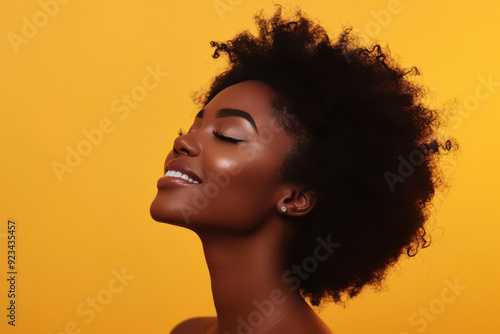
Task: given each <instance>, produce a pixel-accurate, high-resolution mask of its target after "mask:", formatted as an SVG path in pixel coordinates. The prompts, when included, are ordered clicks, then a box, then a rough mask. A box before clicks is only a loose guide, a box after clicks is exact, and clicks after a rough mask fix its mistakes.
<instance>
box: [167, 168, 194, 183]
mask: <svg viewBox="0 0 500 334" xmlns="http://www.w3.org/2000/svg"><path fill="white" fill-rule="evenodd" d="M165 176H168V177H172V178H179V179H183V180H186V181H188V182H191V183H194V184H197V183H200V182H198V181H197V180H193V179H192V178H190V177H189V176H188V175H186V174H184V173H181V172H179V171H176V170H168V171H167V172H166V173H165Z"/></svg>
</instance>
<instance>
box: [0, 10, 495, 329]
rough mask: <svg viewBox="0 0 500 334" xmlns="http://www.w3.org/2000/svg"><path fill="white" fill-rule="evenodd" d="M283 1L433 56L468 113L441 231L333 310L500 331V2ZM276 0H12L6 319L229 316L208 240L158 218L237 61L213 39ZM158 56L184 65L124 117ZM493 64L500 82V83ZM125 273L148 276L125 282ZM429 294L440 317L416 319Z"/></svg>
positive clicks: (6, 114) (59, 323)
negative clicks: (199, 116) (171, 165)
mask: <svg viewBox="0 0 500 334" xmlns="http://www.w3.org/2000/svg"><path fill="white" fill-rule="evenodd" d="M45 2H50V1H48V0H47V1H44V0H42V3H45ZM221 2H222V3H224V4H226V9H227V10H226V11H225V12H223V13H218V12H217V10H216V9H215V7H214V3H215V4H217V3H221ZM281 4H283V5H285V6H286V5H290V6H292V8H293V6H295V5H297V4H299V5H301V8H302V9H303V10H304V11H305V12H306V13H308V15H309V16H311V17H313V18H316V19H318V20H319V22H320V23H321V24H323V25H324V26H325V27H326V28H327V29H328V30H329V32H331V33H332V34H335V33H337V32H338V31H340V29H341V28H342V26H343V25H352V26H354V27H355V29H356V30H357V31H358V32H361V33H364V34H365V35H367V36H369V37H373V38H376V39H377V40H379V41H381V43H383V44H385V43H386V42H387V43H389V46H390V48H391V51H392V52H393V53H394V54H396V55H397V57H398V59H399V60H400V61H401V63H402V64H403V66H405V67H408V68H409V67H411V66H413V65H416V66H417V67H419V69H420V70H421V73H422V80H423V82H424V83H425V84H426V85H428V87H429V88H430V90H431V91H432V92H434V94H433V95H431V98H430V100H429V101H430V102H432V103H433V104H435V105H436V106H439V105H442V104H443V103H448V102H450V101H454V100H456V103H457V104H458V105H459V106H460V108H462V109H463V110H466V112H463V113H462V114H460V115H459V116H458V118H457V119H456V120H455V121H456V124H457V126H455V129H453V130H452V131H451V132H450V133H451V134H452V135H454V136H455V137H456V138H457V139H458V140H459V141H460V143H461V153H460V157H459V162H458V166H457V168H456V170H455V172H454V173H453V174H450V175H452V176H451V177H452V179H453V180H452V181H453V187H452V189H451V191H450V192H449V193H448V194H447V195H446V196H445V197H444V199H442V198H443V197H442V196H441V197H440V198H439V201H436V214H435V215H434V217H433V220H432V221H431V222H430V223H431V225H432V226H433V229H432V231H433V237H434V238H433V245H432V246H431V247H430V248H428V249H427V250H424V251H422V252H421V253H420V255H418V256H417V257H416V258H413V259H410V260H405V261H402V262H400V264H399V265H398V266H397V267H396V268H395V270H394V271H393V272H392V273H391V275H390V277H389V278H388V280H387V281H386V289H385V290H384V291H382V292H381V293H376V292H373V291H370V290H369V291H366V292H365V293H364V294H363V295H361V296H359V297H358V298H356V299H354V300H352V301H351V303H350V304H348V307H347V308H345V309H343V308H341V307H339V306H336V305H333V304H332V305H330V306H328V307H327V308H326V309H325V310H324V311H323V312H321V313H320V316H321V317H322V318H323V319H324V320H325V322H326V323H327V324H328V325H329V326H331V328H332V329H333V330H334V331H335V333H337V334H342V333H368V332H369V333H384V334H387V333H394V334H413V333H420V332H425V333H428V334H434V333H436V334H437V333H440V334H442V333H466V332H467V333H471V332H474V333H498V332H499V331H500V325H499V323H498V318H497V317H498V315H499V313H500V302H499V300H500V298H499V297H500V288H499V285H498V282H499V272H500V269H499V266H498V258H499V256H500V246H499V242H498V235H499V233H500V224H499V223H500V219H499V218H500V214H499V211H498V200H499V199H500V193H499V189H500V183H499V178H498V174H497V173H498V170H499V169H500V157H499V153H498V152H499V149H498V147H497V145H498V143H499V142H500V131H498V125H499V124H500V116H499V115H500V114H499V112H498V108H499V107H500V89H499V88H500V86H499V85H498V82H500V65H499V62H498V52H499V50H500V48H499V47H498V33H499V32H500V29H499V28H500V24H499V23H498V15H499V10H500V5H499V4H498V2H497V1H481V0H475V1H457V0H453V1H448V0H446V1H431V0H413V1H412V0H401V1H399V2H397V1H395V0H394V1H386V0H369V1H322V0H321V1H320V0H309V1H307V2H306V1H303V2H301V1H288V2H281ZM260 8H264V9H266V13H267V14H270V13H272V12H273V9H272V1H260V0H259V1H241V0H240V1H236V0H232V1H229V0H221V1H212V0H206V1H200V0H196V1H165V0H163V1H158V0H150V1H117V0H112V1H81V0H71V1H67V3H66V4H60V5H59V8H58V9H57V11H56V12H55V14H54V13H53V14H54V15H53V17H48V20H47V22H44V21H43V14H37V13H39V12H40V11H41V10H42V7H41V5H40V3H38V2H37V1H34V0H30V1H27V0H22V1H20V0H19V1H2V2H1V4H0V13H1V14H0V16H1V20H0V36H1V38H0V52H1V53H0V69H1V72H0V73H1V74H0V92H1V93H0V94H1V95H0V97H1V98H0V138H1V143H2V144H1V148H0V154H1V164H0V166H1V167H0V168H1V174H0V186H1V195H0V196H1V197H0V222H1V226H0V242H1V243H0V249H1V254H2V255H1V256H0V259H1V260H0V261H1V265H0V268H2V274H1V275H0V277H1V280H0V296H1V297H0V310H2V311H0V319H1V320H0V330H1V332H2V333H44V334H45V333H47V334H48V333H53V334H56V333H70V332H72V331H71V326H72V325H71V323H75V324H76V326H77V328H78V329H79V330H80V332H81V333H168V332H169V331H170V330H171V328H172V327H173V326H174V325H175V324H177V323H179V322H180V321H182V320H184V319H186V318H189V317H193V316H204V315H215V309H214V307H213V304H212V299H211V291H210V281H209V276H208V270H207V268H206V264H205V262H204V257H203V252H202V248H201V244H200V242H199V239H198V238H197V236H196V235H195V234H194V233H192V232H190V231H188V230H184V229H182V228H179V227H174V226H171V225H166V224H160V223H157V222H154V221H153V220H152V219H151V217H150V216H149V205H150V203H151V201H152V200H153V198H154V196H155V195H156V181H157V179H158V178H159V177H160V176H161V174H162V165H163V161H164V158H165V156H166V154H167V153H168V151H169V150H170V149H171V145H172V141H173V139H174V137H175V136H176V132H177V130H178V128H179V127H180V126H182V127H183V128H184V129H186V127H187V126H188V125H189V124H190V122H191V120H192V118H193V116H194V113H195V111H196V106H195V105H194V104H193V103H192V101H191V93H193V92H194V91H196V90H198V89H199V88H203V87H206V85H207V84H208V83H209V80H210V79H211V78H212V77H213V76H214V74H216V73H218V71H220V69H221V68H222V67H223V66H224V61H216V60H213V59H212V58H211V54H212V52H211V50H212V49H211V47H210V45H209V41H211V40H225V39H227V38H230V37H232V36H233V35H234V34H235V33H236V32H238V31H240V30H242V29H248V28H250V29H251V30H252V31H255V29H254V22H253V19H252V16H253V14H255V13H256V12H257V11H258V10H259V9H260ZM52 9H53V10H54V8H52ZM54 11H55V10H54ZM388 13H389V15H387V14H388ZM219 14H220V15H219ZM384 14H385V15H384ZM34 16H35V18H36V19H37V20H38V21H37V22H38V23H39V25H40V27H38V28H37V29H38V31H37V32H36V33H34V32H33V31H31V33H32V34H31V38H27V39H26V40H25V41H24V42H23V43H21V44H20V45H17V47H14V46H13V44H12V43H11V42H10V40H9V36H11V37H12V36H13V35H12V34H10V33H13V34H17V35H19V36H22V29H23V25H24V24H25V21H23V18H26V19H27V20H28V21H30V22H33V19H34ZM25 32H26V31H25ZM9 34H10V35H9ZM16 50H17V52H16ZM148 67H150V68H153V69H155V68H156V67H159V69H160V70H161V71H163V72H168V73H169V74H168V76H165V77H164V78H163V81H162V82H161V83H159V84H158V86H157V88H155V89H153V90H151V91H147V96H146V98H145V99H144V100H143V101H141V102H140V103H139V104H138V106H137V107H136V108H131V109H130V113H129V114H128V115H127V116H126V117H123V114H120V113H115V112H114V111H113V108H112V104H113V103H115V101H116V100H117V99H120V98H121V96H122V94H130V93H131V91H132V90H133V89H134V88H135V87H137V86H140V85H142V81H143V78H144V77H145V76H146V75H147V73H148V72H147V68H148ZM480 78H483V79H484V80H488V78H490V79H491V81H493V82H495V83H497V85H496V86H495V85H492V86H490V87H489V89H490V90H488V88H487V87H486V86H484V85H483V86H482V84H481V82H482V81H481V80H480ZM137 89H139V88H136V90H137ZM478 92H479V93H480V95H477V94H478ZM478 96H480V98H479V97H478ZM467 103H468V104H467ZM474 103H476V104H474ZM466 107H467V108H468V109H465V108H466ZM120 116H122V118H120ZM104 119H109V120H110V122H112V125H113V130H112V131H110V132H109V131H108V132H109V133H106V134H104V135H103V139H102V142H100V143H99V144H98V145H94V146H93V147H91V148H90V150H91V152H90V154H88V155H87V156H86V157H83V159H82V161H81V162H80V164H79V165H78V166H76V167H75V168H73V170H72V171H71V172H68V173H64V174H63V175H62V181H61V182H60V181H59V180H58V178H57V176H56V174H55V172H54V170H53V163H54V162H60V163H63V164H64V163H65V159H66V154H67V147H68V146H69V147H71V148H73V149H75V148H76V147H77V145H78V144H79V143H81V142H82V141H83V140H85V136H84V134H83V132H82V131H83V130H88V131H90V130H92V129H95V128H98V127H99V124H100V122H101V121H102V120H104ZM81 145H83V144H81ZM8 219H14V220H15V222H16V224H17V233H18V240H17V242H18V243H17V252H18V258H17V260H18V262H17V270H18V272H19V274H18V282H17V283H18V286H17V293H18V299H17V319H16V320H17V321H16V326H15V328H12V326H8V325H7V320H8V319H7V317H6V314H7V311H6V307H7V306H8V304H7V303H8V299H7V290H8V288H7V284H6V277H7V275H6V272H7V268H6V259H7V242H6V238H7V233H6V232H7V220H8ZM113 270H115V271H118V272H121V271H122V270H124V271H125V273H126V274H127V275H129V276H133V277H134V278H133V279H131V278H130V277H129V280H128V281H127V282H126V284H127V285H126V286H122V289H121V290H120V289H118V288H119V285H120V284H118V283H117V281H114V280H113V277H114V274H113ZM455 280H456V281H457V282H458V283H459V284H460V285H462V286H465V287H466V288H463V289H462V290H461V291H460V292H459V294H458V295H455V297H456V298H453V299H454V300H453V302H449V298H450V296H452V294H449V295H447V296H448V298H447V299H446V300H447V302H446V303H445V302H443V299H442V296H441V294H442V292H443V290H444V289H446V288H447V283H446V282H447V281H448V282H453V281H455ZM110 283H111V284H114V291H115V292H111V294H110V292H109V291H110V287H109V284H110ZM106 290H107V291H106ZM118 290H120V291H119V292H118ZM99 294H100V295H101V298H104V297H106V296H107V297H106V298H109V296H111V298H112V300H109V299H107V300H106V301H107V302H109V303H108V304H107V305H105V306H104V308H103V309H102V310H101V311H100V312H96V314H95V318H93V319H92V320H91V321H89V322H86V320H88V319H89V318H90V316H88V315H86V316H82V315H81V314H78V312H77V309H78V307H84V308H85V307H87V306H85V303H86V301H87V298H95V297H96V296H97V295H99ZM103 296H104V297H103ZM82 303H84V304H83V306H82ZM440 305H441V306H443V305H444V308H443V309H440V308H439V306H440ZM436 307H437V308H436ZM429 308H433V309H432V310H433V311H432V310H431V315H433V317H432V320H425V321H423V323H422V320H420V322H419V323H418V325H416V324H415V322H412V320H411V319H412V316H413V317H415V312H417V314H420V313H419V312H422V310H425V309H429ZM432 312H434V313H432ZM416 319H425V318H424V317H422V316H416V318H414V319H413V320H416ZM429 319H431V318H429ZM424 324H425V329H424ZM68 326H69V327H68ZM66 327H68V328H69V330H66V329H65V328H66ZM75 332H78V331H75Z"/></svg>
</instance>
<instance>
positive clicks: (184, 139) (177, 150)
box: [173, 133, 201, 157]
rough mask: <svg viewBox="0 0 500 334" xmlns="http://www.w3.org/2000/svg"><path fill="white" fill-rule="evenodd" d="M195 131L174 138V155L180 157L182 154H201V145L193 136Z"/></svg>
mask: <svg viewBox="0 0 500 334" xmlns="http://www.w3.org/2000/svg"><path fill="white" fill-rule="evenodd" d="M193 135H194V133H187V134H185V135H182V136H179V137H177V138H175V140H174V149H173V151H174V155H175V156H176V157H178V156H179V155H181V154H185V155H189V156H197V155H199V154H200V151H201V146H200V144H199V142H198V141H196V140H195V138H194V137H193Z"/></svg>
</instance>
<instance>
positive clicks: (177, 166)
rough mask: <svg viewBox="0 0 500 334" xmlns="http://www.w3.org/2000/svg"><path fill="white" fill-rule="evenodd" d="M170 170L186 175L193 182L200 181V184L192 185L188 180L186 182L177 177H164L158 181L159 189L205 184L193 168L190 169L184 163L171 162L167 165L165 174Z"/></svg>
mask: <svg viewBox="0 0 500 334" xmlns="http://www.w3.org/2000/svg"><path fill="white" fill-rule="evenodd" d="M168 170H175V171H178V172H181V173H183V174H186V175H187V176H189V177H190V178H192V179H193V180H196V181H198V182H199V183H192V182H189V181H188V180H184V179H181V178H177V177H171V176H162V177H160V179H159V180H158V188H166V187H170V186H175V185H191V186H194V185H197V184H201V183H203V181H202V179H201V177H200V176H198V174H196V173H195V172H194V171H193V170H192V169H191V168H189V166H188V165H186V164H185V163H184V162H181V161H179V160H171V161H169V162H168V163H167V164H166V165H165V169H164V173H166V172H167V171H168Z"/></svg>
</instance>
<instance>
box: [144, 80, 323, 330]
mask: <svg viewBox="0 0 500 334" xmlns="http://www.w3.org/2000/svg"><path fill="white" fill-rule="evenodd" d="M273 94H274V92H273V91H272V89H271V88H270V87H269V86H267V85H265V84H263V83H261V82H258V81H245V82H241V83H238V84H236V85H233V86H230V87H228V88H226V89H224V90H223V91H222V92H220V93H219V94H218V95H217V96H215V97H214V98H213V99H212V100H211V101H210V103H208V104H207V105H206V106H205V108H204V109H203V112H202V113H199V114H198V116H202V117H196V118H195V120H194V122H193V125H192V126H191V128H190V129H189V132H188V133H187V134H185V135H183V136H179V137H177V138H176V139H175V141H174V145H173V149H172V151H170V153H169V154H168V155H167V158H166V161H165V165H166V166H168V165H169V163H170V162H171V161H173V160H175V161H181V162H183V163H184V164H185V165H186V166H188V167H189V168H190V169H191V170H192V171H193V172H194V173H196V174H197V175H198V176H199V178H200V179H201V183H198V184H195V183H192V182H188V181H185V180H181V181H179V183H175V182H177V181H173V180H172V179H169V180H167V179H165V178H162V179H161V180H160V182H159V189H158V194H157V196H156V198H155V199H154V200H153V203H152V204H151V209H150V211H151V216H152V217H153V218H154V219H155V220H157V221H160V222H167V223H170V224H174V225H178V226H183V227H186V228H189V229H191V230H193V231H194V232H195V233H196V234H197V235H198V236H199V237H200V240H201V242H202V244H203V249H204V254H205V258H206V262H207V265H208V269H209V271H210V277H211V283H212V294H213V297H214V304H215V308H216V310H217V317H203V318H196V319H192V320H190V321H187V322H185V323H183V324H181V325H179V326H177V328H176V329H174V331H173V332H172V333H174V334H182V333H190V334H196V333H204V334H205V333H209V334H223V333H226V332H227V333H238V326H241V321H238V319H244V320H245V321H247V320H248V317H249V315H250V314H251V313H252V312H255V311H258V308H256V305H255V302H262V301H264V300H267V301H273V300H274V301H281V303H278V302H276V303H274V302H273V305H274V306H273V311H272V312H271V313H270V314H269V315H266V316H264V321H263V322H262V324H259V325H258V326H256V327H252V330H253V332H252V333H253V334H259V333H267V332H269V333H291V334H293V333H320V334H322V333H332V332H331V331H330V329H329V328H328V327H327V326H326V325H325V324H324V323H323V322H322V320H321V319H320V318H319V317H318V316H317V315H316V313H315V312H314V310H312V309H311V307H310V306H309V305H308V304H307V303H306V302H305V301H304V300H303V298H302V297H301V296H300V295H299V294H298V292H297V291H292V290H291V289H290V286H289V285H287V284H285V283H284V282H283V280H282V275H283V273H284V272H285V271H286V270H287V269H289V268H285V266H284V261H283V259H284V258H285V257H286V251H287V245H288V244H289V240H290V236H291V235H292V233H293V229H292V226H291V224H290V222H288V221H287V216H294V215H295V216H299V215H304V214H307V213H308V212H309V211H310V210H311V209H312V208H313V206H314V204H315V198H314V194H313V193H312V192H310V191H308V190H306V189H303V188H301V187H298V186H296V185H294V184H272V183H270V181H271V180H272V179H273V175H274V173H275V171H276V170H277V168H278V167H279V166H280V164H281V162H282V161H283V159H284V157H285V155H286V153H287V152H289V150H290V149H291V148H292V145H293V140H292V138H291V137H290V136H288V135H287V134H286V133H285V131H284V130H283V129H282V128H281V127H279V126H278V125H277V122H275V116H274V113H273V111H272V104H271V101H272V98H273ZM228 109H229V110H228ZM235 110H237V111H235ZM201 114H202V115H201ZM224 115H225V117H223V116H224ZM217 116H220V117H217ZM252 120H253V121H252ZM214 130H215V131H216V134H217V133H220V134H222V135H224V136H227V137H232V138H235V139H238V140H242V141H240V142H237V143H234V142H230V141H225V140H222V139H221V138H219V137H217V136H220V134H219V135H214ZM167 169H168V168H167ZM165 171H166V170H165ZM221 175H224V176H225V177H226V178H222V177H221ZM221 180H222V181H221ZM163 181H165V182H167V186H164V183H162V182H163ZM172 181H173V182H172ZM168 182H170V183H168ZM216 189H218V190H216ZM193 198H201V200H199V201H198V202H196V203H194V202H193ZM282 205H285V206H286V207H287V212H286V213H283V212H282V211H281V210H280V207H281V206H282ZM277 291H280V292H282V295H279V298H278V294H277V293H276V292H277ZM241 330H242V329H241V328H240V332H241ZM243 332H245V331H243Z"/></svg>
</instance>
